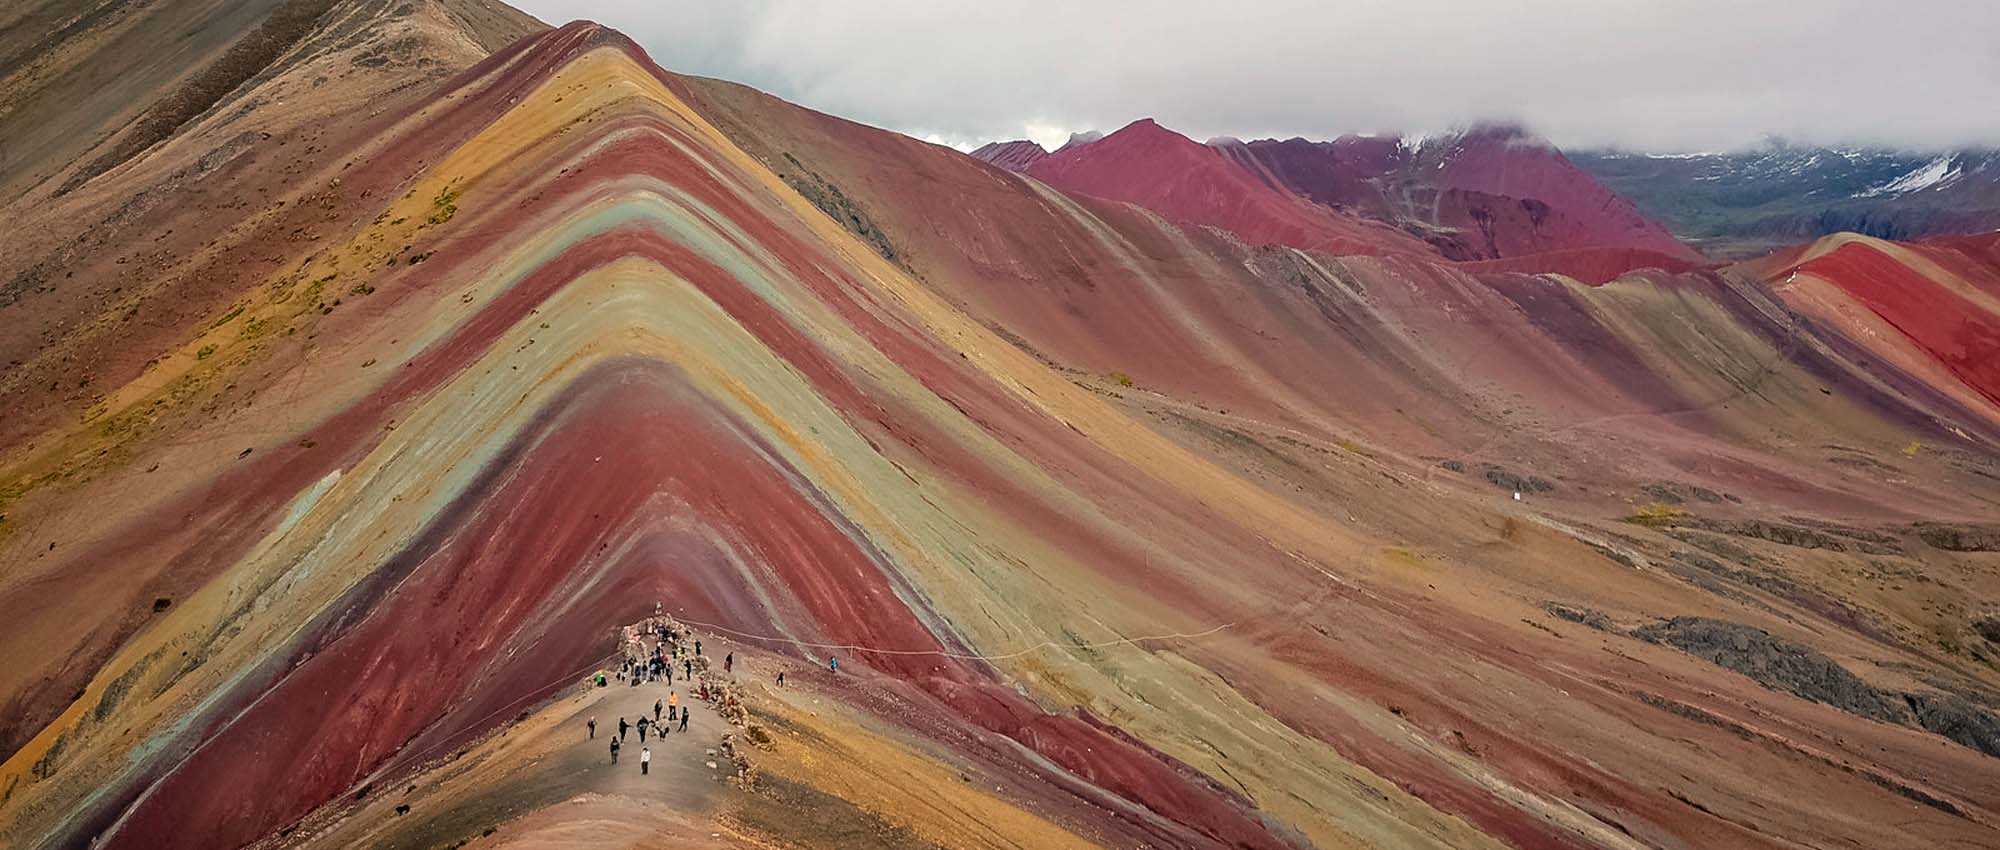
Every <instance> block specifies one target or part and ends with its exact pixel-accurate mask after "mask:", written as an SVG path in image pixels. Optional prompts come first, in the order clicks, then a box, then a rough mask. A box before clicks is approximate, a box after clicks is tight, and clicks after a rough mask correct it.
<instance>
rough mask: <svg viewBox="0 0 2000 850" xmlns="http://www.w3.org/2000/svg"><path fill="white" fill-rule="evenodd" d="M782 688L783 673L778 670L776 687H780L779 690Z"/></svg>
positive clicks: (783, 682)
mask: <svg viewBox="0 0 2000 850" xmlns="http://www.w3.org/2000/svg"><path fill="white" fill-rule="evenodd" d="M784 686H785V671H783V670H779V671H778V687H781V688H782V687H784Z"/></svg>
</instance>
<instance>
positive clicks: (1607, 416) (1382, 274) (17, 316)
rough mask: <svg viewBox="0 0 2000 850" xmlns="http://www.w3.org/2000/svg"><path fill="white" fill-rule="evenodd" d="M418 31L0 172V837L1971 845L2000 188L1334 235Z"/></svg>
mask: <svg viewBox="0 0 2000 850" xmlns="http://www.w3.org/2000/svg"><path fill="white" fill-rule="evenodd" d="M451 8H456V7H444V6H431V5H423V6H421V8H420V9H418V10H417V11H416V12H414V13H410V12H408V10H402V11H404V12H406V13H407V14H406V16H405V17H401V18H396V17H393V15H392V17H391V18H389V19H388V20H395V21H402V22H403V23H402V24H400V25H403V26H410V27H416V26H418V25H419V24H422V26H425V27H430V29H428V30H424V31H426V32H433V33H435V32H439V31H446V30H440V29H438V28H439V27H448V26H450V25H454V24H451V22H453V21H456V22H460V23H462V22H463V21H465V20H468V17H467V16H466V15H464V14H457V15H456V16H453V15H446V14H443V13H442V12H440V11H439V10H440V9H443V10H444V11H450V10H451ZM342 9H348V10H350V11H353V13H354V16H361V17H354V16H343V15H339V14H329V15H328V16H326V17H323V18H320V19H317V20H318V21H319V23H318V24H316V26H320V27H325V26H333V25H342V26H355V25H356V24H355V21H357V20H359V21H363V22H378V23H371V24H369V25H370V26H378V25H380V24H379V21H380V20H384V19H381V18H369V17H366V16H365V15H364V14H363V13H364V12H365V13H369V14H373V13H374V12H376V11H379V10H376V9H375V7H374V6H372V5H370V4H340V5H338V6H337V7H336V11H339V10H342ZM394 11H396V10H391V12H394ZM408 14H417V15H433V16H434V17H430V18H423V19H421V20H418V19H416V18H411V17H408ZM413 20H417V21H418V22H417V23H410V22H411V21H413ZM426 22H427V23H426ZM321 34H322V33H320V31H319V30H313V31H311V32H310V33H308V34H307V35H306V36H302V40H301V41H300V42H299V43H298V47H297V49H296V51H295V52H293V53H290V54H284V55H285V56H287V57H289V58H284V59H278V60H274V64H273V65H272V66H270V67H269V68H267V70H268V71H269V73H266V74H262V75H259V76H253V77H251V78H250V81H249V82H247V83H245V85H250V86H253V87H255V86H279V87H283V86H288V85H289V86H304V87H310V86H311V85H313V84H312V83H311V82H310V80H312V79H315V78H317V77H328V78H329V79H335V78H334V75H332V74H326V73H321V72H320V70H315V69H316V68H322V67H331V66H320V65H315V63H316V62H322V63H324V62H331V61H333V59H336V58H337V59H340V60H341V61H345V62H348V63H349V64H350V65H351V66H352V67H354V68H361V69H371V68H377V67H381V66H373V65H366V64H354V63H353V62H352V59H353V57H354V56H355V55H359V54H356V53H354V51H357V50H359V51H362V52H363V53H365V51H366V48H364V47H356V46H354V45H353V44H349V43H348V42H343V41H340V40H338V39H325V40H323V41H321V40H316V39H318V36H319V35H321ZM450 43H453V44H459V45H460V46H461V47H463V45H464V44H465V43H468V42H466V41H465V40H459V41H453V42H450ZM315 45H322V47H320V48H316V47H315ZM315 49H319V50H321V52H317V53H316V52H314V50H315ZM341 51H347V52H341ZM479 52H480V53H483V51H479ZM458 55H462V56H463V57H464V58H463V61H462V64H463V65H464V67H463V69H462V70H459V71H458V72H457V73H455V74H452V75H450V76H442V75H440V76H439V81H438V82H437V83H436V84H435V85H434V86H431V87H429V88H423V89H419V88H417V87H403V88H397V87H396V85H395V84H390V83H386V82H385V83H375V82H371V83H369V85H373V86H377V88H372V89H366V88H361V87H360V86H361V83H360V82H352V83H350V84H348V87H347V88H345V89H340V88H338V87H339V86H340V85H342V84H341V83H339V82H331V83H328V85H331V86H335V87H336V89H337V90H339V91H345V92H348V93H350V94H353V95H354V96H353V97H351V98H350V99H349V100H347V101H342V102H341V103H340V104H339V105H338V109H339V110H343V111H337V112H329V113H328V114H327V115H326V116H321V117H320V118H319V119H317V120H305V119H301V118H298V117H296V116H293V117H291V118H286V117H284V116H283V115H282V114H278V113H275V112H274V111H275V110H277V108H278V104H279V102H280V99H281V98H280V97H279V96H271V97H268V98H262V99H261V100H260V99H259V98H258V97H256V96H254V92H255V89H254V88H253V90H252V91H253V96H251V97H250V98H249V99H247V100H244V101H242V103H243V104H245V106H244V108H242V109H239V110H236V111H235V112H234V113H232V112H231V111H229V110H210V111H208V112H204V113H203V114H202V117H200V118H198V119H196V120H195V123H194V124H192V125H185V126H182V127H181V128H180V129H179V130H177V132H176V133H175V134H174V135H173V136H171V137H169V138H167V139H166V140H164V141H162V142H158V143H156V144H154V145H152V146H150V147H148V148H146V149H145V150H144V151H142V152H141V153H139V154H135V155H134V156H133V157H132V158H128V159H124V160H121V161H120V162H119V163H118V164H116V165H114V166H112V167H110V168H107V169H106V170H104V171H102V172H101V173H98V174H96V175H94V176H90V177H87V178H85V179H83V180H82V181H81V182H78V183H76V184H75V185H74V186H72V187H71V188H70V191H66V192H62V193H60V194H56V193H52V192H48V191H28V192H26V193H25V194H23V195H22V196H21V197H20V198H18V199H16V200H14V201H13V202H12V203H11V204H10V207H9V209H10V212H12V213H14V216H12V217H13V218H14V219H15V220H17V221H31V222H34V223H35V227H36V228H37V229H36V230H35V231H34V232H33V233H31V234H28V235H24V236H23V238H22V239H21V240H20V241H19V242H17V243H16V245H15V246H14V247H13V248H12V249H10V250H9V251H8V252H7V253H6V254H5V255H4V258H0V259H3V260H4V266H0V274H4V275H9V276H11V277H9V278H8V279H9V280H12V281H13V283H12V284H10V286H9V288H8V290H7V295H8V298H7V300H6V302H5V304H6V306H5V307H4V309H6V310H7V311H8V312H9V314H10V317H11V318H13V319H14V322H13V324H14V327H15V330H14V331H12V332H10V336H9V339H8V340H7V346H8V347H7V352H8V355H9V357H10V358H12V359H13V361H14V362H13V365H11V366H10V369H9V372H8V377H7V379H6V381H5V384H6V386H5V387H4V391H5V396H4V397H5V398H7V399H8V400H9V403H10V405H12V406H13V407H14V409H16V410H19V411H22V413H21V415H19V416H16V417H12V418H11V420H10V421H9V422H8V423H6V426H5V429H4V432H0V433H4V442H0V450H4V451H0V487H4V489H0V514H4V519H3V520H0V563H4V564H6V567H5V569H4V571H0V611H4V612H5V613H6V615H7V622H8V625H7V626H6V631H5V632H4V635H5V637H4V639H0V657H4V659H5V660H6V664H5V665H4V666H0V670H4V671H5V672H4V674H0V705H4V706H6V708H7V711H6V712H5V721H4V725H3V726H0V733H4V736H3V737H4V747H5V754H6V755H5V759H6V760H5V764H4V766H0V841H4V843H5V844H6V845H7V846H15V847H85V846H92V847H103V848H109V847H145V848H180V847H187V848H235V847H249V846H258V847H342V846H370V847H437V846H496V847H522V848H527V847H568V846H584V845H588V846H592V847H604V846H631V847H641V846H658V845H659V844H660V843H662V842H667V841H671V842H672V843H674V844H676V845H685V846H698V847H705V846H714V847H772V846H802V847H849V846H852V847H862V846H867V847H879V846H895V847H953V848H958V847H1002V846H1007V847H1019V846H1032V847H1071V846H1074V847H1086V846H1104V847H1136V846H1154V847H1190V848H1204V847H1256V848H1307V847H1382V848H1420V847H1440V848H1442V847H1459V848H1462V847H1522V848H1526V847H1533V848H1557V847H1572V848H1646V847H1651V848H1679V847H1746V848H1750V847H1771V848H1781V847H1782V848H1793V847H1801V846H1808V847H1843V846H1862V847H1886V846H1918V845H1921V846H1951V845H1963V846H1986V845H1990V844H1992V843H1993V842H1994V841H1996V840H2000V831H1996V828H2000V719H1996V711H2000V672H1996V668H1995V666H1994V665H1995V661H1996V659H2000V616H1996V615H1995V611H1996V607H1995V606H1996V605H2000V554H1996V550H2000V523H1996V522H1995V516H1996V505H2000V450H1996V446H2000V373H1996V372H1995V368H1996V364H2000V237H1995V236H1991V235H1989V236H1981V237H1964V238H1955V239H1946V240H1938V241H1933V242H1925V243H1917V244H1902V243H1893V242H1885V241H1882V240H1876V239H1870V238H1865V237H1857V236H1836V237H1828V238H1826V239H1823V240H1820V241H1819V242H1816V243H1814V244H1811V245H1807V246H1801V247H1799V248H1797V249H1795V250H1793V251H1789V252H1782V253H1780V254H1777V255H1773V256H1772V257H1769V258H1766V259H1763V260H1759V261H1756V262H1753V263H1745V264H1737V265H1729V266H1722V267H1715V268H1699V269H1688V270H1684V271H1679V272H1668V271H1663V270H1657V269H1654V270H1640V271H1633V272H1628V273H1624V274H1622V275H1618V276H1616V277H1615V278H1614V279H1611V280H1609V281H1608V282H1605V283H1603V284H1601V285H1588V284H1586V283H1584V282H1581V281H1580V280H1579V279H1578V278H1577V277H1574V276H1570V275H1566V274H1560V273H1553V272H1551V271H1550V270H1548V269H1536V268H1532V267H1520V265H1519V264H1515V265H1513V266H1509V265H1506V264H1504V263H1502V264H1497V265H1496V264H1478V263H1470V264H1468V263H1454V262H1450V261H1447V260H1445V259H1444V258H1442V257H1437V256H1426V255H1425V254H1423V253H1422V252H1421V250H1418V249H1413V250H1411V251H1397V252H1385V253H1381V254H1379V255H1374V256H1369V255H1362V254H1355V255H1347V256H1336V255H1333V254H1328V253H1324V252H1322V251H1316V250H1311V249H1305V248H1297V247H1290V246H1287V245H1282V244H1266V243H1258V242H1252V241H1248V240H1246V238H1245V237H1244V236H1243V235H1240V234H1237V233H1234V232H1231V231H1229V230H1226V229H1219V228H1215V227H1207V226H1201V225H1196V224H1185V223H1175V222H1173V221H1170V220H1169V219H1168V218H1166V217H1163V216H1162V215H1161V214H1158V213H1155V212H1153V211H1149V210H1147V209H1144V208H1141V207H1138V206H1133V205H1131V204H1127V203H1122V202H1118V201H1113V200H1108V199H1104V198H1099V197H1094V196H1091V195H1088V194H1083V193H1065V192H1063V191H1059V190H1057V189H1055V188H1051V187H1050V186H1049V185H1046V184H1044V183H1042V182H1040V181H1037V180H1035V179H1032V178H1029V177H1023V176H1021V175H1017V174H1013V173H1010V172H1007V171H1003V170H1001V169H999V168H995V167H993V166H991V165H989V164H986V163H984V162H981V161H979V160H975V159H973V158H971V157H968V156H965V155H963V154H960V153H957V152H955V151H951V150H949V149H945V148H941V147H937V146H933V145H928V144H925V143H922V142H919V141H916V140H913V139H909V138H906V137H903V136H899V135H896V134H893V133H889V132H885V131H881V130H877V129H873V128H869V127H865V126H862V125H859V124H854V123H851V122H847V121H844V120H841V119H838V118H834V117H831V116H827V115H823V114H819V113H815V112H812V111H810V110H807V109H804V108H801V107H798V106H795V105H792V104H789V103H786V102H783V101H781V100H778V99H775V98H772V97H770V96H767V95H764V94H761V93H759V92H756V91H754V90H750V89H747V88H744V87H741V86H737V85H734V84H730V83H726V82H721V81H715V80H707V79H700V78H693V77H685V76H678V75H674V74H671V73H668V72H666V71H663V70H662V69H661V68H660V67H659V66H658V65H656V64H655V63H654V61H653V60H652V59H651V58H650V57H648V56H647V55H646V54H645V53H644V52H643V51H642V50H640V49H639V48H638V47H637V46H635V45H634V44H633V43H632V42H631V41H630V40H628V39H626V38H625V37H623V36H621V35H619V34H618V33H616V32H614V31H611V30H609V29H606V28H603V27H601V26H597V25H594V24H589V23H574V24H570V25H567V26H564V27H561V28H558V29H553V30H544V31H538V32H532V33H529V34H527V35H524V36H523V37H521V38H520V39H519V40H516V41H514V42H512V43H511V44H510V46H506V47H504V48H501V49H498V50H497V51H494V52H492V53H490V55H484V57H483V58H478V56H477V55H475V53H474V52H473V51H469V50H468V51H466V52H464V53H462V54H458ZM411 61H412V62H414V61H415V60H411ZM286 63H289V64H286ZM281 65H282V66H283V67H280V66H281ZM427 67H428V66H427ZM357 73H361V72H357ZM340 79H345V78H340ZM354 79H355V80H357V81H359V80H367V79H373V78H369V77H367V75H366V74H365V73H362V74H361V76H359V77H356V78H354ZM361 94H369V95H370V96H367V97H363V96H360V95H361ZM292 96H294V97H296V96H297V92H296V91H293V92H292ZM314 108H322V109H329V110H332V109H335V107H334V106H327V105H324V104H322V105H319V106H315V107H314ZM266 113H270V114H272V115H274V117H272V118H269V119H268V120H270V121H272V122H275V123H273V124H272V125H270V129H261V130H260V129H257V127H258V126H259V125H256V124H241V123H231V122H242V121H257V120H265V119H261V118H259V117H258V116H261V115H264V114H266ZM242 133H250V134H251V136H250V137H244V136H242V135H241V134H242ZM260 133H267V134H269V137H268V138H265V137H261V136H258V135H257V134H260ZM218 139H220V140H223V141H224V142H225V144H223V145H222V146H220V147H215V146H211V145H210V144H209V142H213V141H215V140H218ZM229 144H236V145H238V146H239V147H240V150H238V149H232V148H230V147H229V146H228V145H229ZM292 146H296V147H292ZM277 148H283V149H284V150H285V152H284V153H280V154H277V155H273V154H271V153H270V151H272V150H274V149H277ZM231 150H235V152H234V153H228V157H227V159H226V161H224V162H221V163H220V164H218V163H217V162H216V160H215V157H217V156H221V155H222V154H219V153H217V152H218V151H223V152H228V151H231ZM258 157H262V158H261V159H260V158H258ZM190 168H192V169H196V171H189V170H188V169H190ZM204 168H205V169H207V170H206V171H201V169H204ZM197 172H199V173H197ZM191 174H193V175H195V176H193V177H190V176H189V175H191ZM56 182H58V183H60V182H63V181H56ZM42 185H44V186H48V185H50V184H47V183H45V184H42ZM142 186H143V187H144V191H145V193H146V194H143V195H142V194H140V193H139V192H138V191H136V188H137V187H142ZM253 189H254V190H255V191H252V190H253ZM259 193H261V194H259ZM135 198H145V199H149V201H148V202H147V203H145V204H142V205H139V206H136V207H135V206H134V204H135V203H136V202H135V201H134V200H133V199H135ZM1314 215H1319V213H1314ZM161 293H166V294H167V296H166V297H162V296H161ZM78 370H81V374H80V376H79V371H78ZM661 614H664V615H667V616H671V617H672V618H673V619H674V621H675V622H677V623H679V624H683V625H685V626H686V627H688V628H690V629H692V630H693V633H694V634H695V635H697V636H699V637H700V638H701V639H702V640H704V641H705V642H706V644H707V646H706V649H705V654H706V655H707V656H708V658H707V659H706V662H705V663H707V664H708V667H707V671H708V672H707V673H706V674H705V675H708V676H710V677H711V680H710V681H711V682H712V683H713V684H714V687H715V688H716V689H717V692H718V693H720V692H721V691H722V688H723V687H724V686H725V684H726V686H727V688H728V690H727V693H728V694H729V698H730V699H732V700H740V704H739V705H738V706H729V708H730V709H732V710H733V709H735V708H738V707H740V708H741V709H742V711H741V713H740V715H736V714H734V713H733V711H725V710H724V707H723V705H721V704H720V702H719V701H713V700H711V701H698V700H697V698H696V697H695V694H694V693H693V692H692V691H691V690H688V689H687V688H686V686H685V685H680V686H674V685H669V684H662V683H657V682H647V683H644V684H641V685H629V684H626V683H623V682H617V681H614V682H613V683H612V684H611V685H610V686H609V687H597V686H596V685H595V677H596V675H597V673H598V672H599V671H604V670H606V669H607V668H608V669H610V670H611V671H612V672H613V673H614V677H615V673H616V668H617V665H616V660H615V659H616V653H617V652H618V651H619V648H620V642H621V640H623V638H621V636H620V635H621V629H625V628H627V627H630V626H631V625H633V624H635V623H640V622H643V621H646V620H647V618H649V617H653V616H655V615H661ZM723 653H727V654H728V656H729V660H730V664H731V669H730V670H729V671H727V672H726V673H723V672H717V670H718V667H717V666H716V665H717V664H719V662H716V661H715V659H714V656H717V655H720V654H723ZM835 660H837V661H838V667H837V669H833V664H832V662H834V661H835ZM690 669H692V668H691V667H690ZM780 672H782V673H785V674H786V684H784V685H783V686H779V685H778V684H777V683H776V678H775V677H776V675H777V674H778V673H780ZM670 689H673V690H675V694H674V696H675V697H676V698H677V699H681V700H685V704H687V705H689V706H692V707H694V711H695V712H696V713H695V714H694V715H693V717H694V720H693V724H692V727H693V728H692V730H691V731H689V732H679V731H675V732H673V733H670V734H667V735H665V736H663V737H658V738H656V739H655V741H654V742H651V745H652V746H654V747H657V748H658V755H657V756H656V757H655V759H654V761H653V762H652V766H653V768H654V769H653V771H652V772H650V773H648V774H643V775H642V774H638V773H635V772H634V770H633V765H632V761H634V760H636V757H635V753H636V748H637V742H636V741H628V747H627V751H626V755H625V761H622V762H619V763H617V764H613V763H611V762H610V760H609V759H608V758H607V756H606V754H605V752H604V750H603V737H609V735H610V729H609V727H610V726H612V725H614V723H615V721H614V718H621V719H622V718H623V717H625V716H627V715H628V714H631V713H635V712H636V713H640V714H643V713H645V711H646V706H647V705H650V704H651V703H652V702H653V701H654V700H656V699H660V698H663V696H664V695H665V694H666V693H667V692H668V691H669V690H670ZM588 720H595V721H596V723H597V728H596V729H595V730H594V731H593V732H589V733H587V732H586V725H585V724H586V721H588ZM598 736H602V737H598ZM725 736H726V737H725Z"/></svg>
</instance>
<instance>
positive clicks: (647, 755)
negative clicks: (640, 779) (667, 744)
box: [639, 747, 653, 776]
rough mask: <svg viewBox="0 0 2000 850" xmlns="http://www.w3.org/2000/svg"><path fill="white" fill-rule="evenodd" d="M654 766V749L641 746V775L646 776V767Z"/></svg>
mask: <svg viewBox="0 0 2000 850" xmlns="http://www.w3.org/2000/svg"><path fill="white" fill-rule="evenodd" d="M652 766H653V751H652V749H650V748H648V747H640V748H639V775H640V776H645V775H646V769H647V768H649V767H652Z"/></svg>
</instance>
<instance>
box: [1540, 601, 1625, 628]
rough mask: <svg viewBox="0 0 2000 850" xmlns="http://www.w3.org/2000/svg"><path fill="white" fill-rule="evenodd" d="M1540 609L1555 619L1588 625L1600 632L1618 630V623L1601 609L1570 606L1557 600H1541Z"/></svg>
mask: <svg viewBox="0 0 2000 850" xmlns="http://www.w3.org/2000/svg"><path fill="white" fill-rule="evenodd" d="M1542 610H1544V611H1547V612H1549V613H1550V614H1553V615H1555V616H1556V618H1557V619H1562V620H1568V621H1570V622H1572V623H1577V624H1579V625H1583V626H1588V627H1590V628H1593V629H1596V630H1598V631H1600V632H1616V631H1618V624H1617V623H1614V622H1612V621H1611V618H1610V617H1607V616H1605V615H1604V612H1602V611H1593V610H1591V609H1589V608H1572V607H1570V606H1568V605H1563V604H1561V603H1557V602H1543V603H1542Z"/></svg>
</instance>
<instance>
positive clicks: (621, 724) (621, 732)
mask: <svg viewBox="0 0 2000 850" xmlns="http://www.w3.org/2000/svg"><path fill="white" fill-rule="evenodd" d="M630 726H631V724H629V723H626V722H625V718H624V717H620V718H618V740H620V741H623V740H625V730H626V729H627V728H629V727H630Z"/></svg>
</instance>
